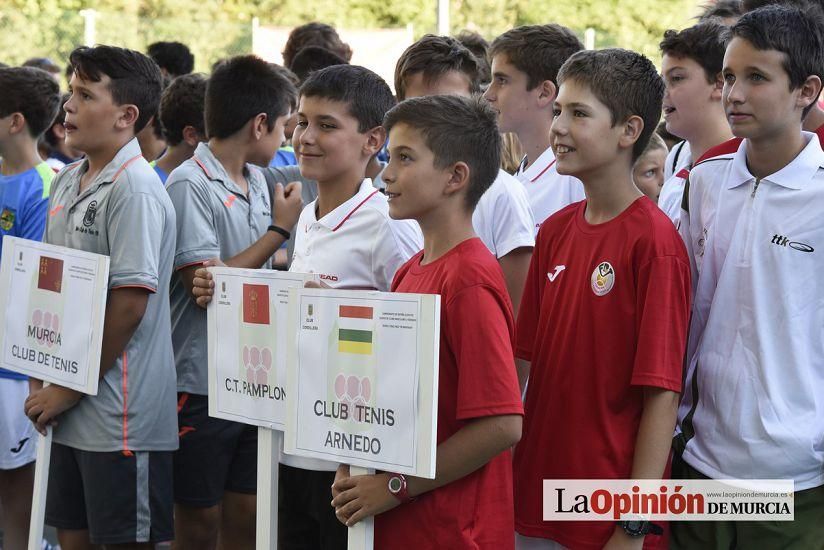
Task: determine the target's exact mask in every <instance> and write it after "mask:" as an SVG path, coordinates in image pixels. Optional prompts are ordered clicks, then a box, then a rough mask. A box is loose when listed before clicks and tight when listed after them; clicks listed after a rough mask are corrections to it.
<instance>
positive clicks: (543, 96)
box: [538, 80, 558, 107]
mask: <svg viewBox="0 0 824 550" xmlns="http://www.w3.org/2000/svg"><path fill="white" fill-rule="evenodd" d="M556 95H558V87H557V86H556V85H555V84H554V83H553V82H552V81H551V80H544V81H543V82H541V83H540V84H538V105H540V106H541V107H546V106H547V105H549V106H551V105H552V102H553V101H555V96H556Z"/></svg>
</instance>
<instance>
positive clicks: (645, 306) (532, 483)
mask: <svg viewBox="0 0 824 550" xmlns="http://www.w3.org/2000/svg"><path fill="white" fill-rule="evenodd" d="M558 82H559V86H560V89H559V92H558V96H557V97H556V99H555V103H554V115H555V118H554V122H553V124H552V130H551V143H552V148H553V150H554V151H555V155H556V157H557V159H558V172H559V173H561V174H568V175H572V176H575V177H577V178H579V179H580V180H581V181H582V182H583V184H584V190H585V192H586V197H587V198H586V200H584V201H582V202H578V203H575V204H571V205H569V206H568V207H566V208H565V209H563V210H561V211H559V212H558V213H556V214H555V215H553V216H551V217H550V218H549V219H548V220H547V221H546V222H545V223H544V224H543V225H542V226H541V229H540V231H539V233H538V237H537V242H536V245H535V252H534V253H533V256H532V264H531V266H530V272H529V275H528V276H527V281H526V288H525V289H524V296H523V300H522V302H521V310H520V313H519V316H518V324H517V331H516V332H517V335H518V337H517V345H516V348H515V352H516V356H517V357H518V358H519V361H520V360H522V361H524V362H530V363H529V364H526V363H523V364H522V365H521V367H522V368H524V369H525V371H526V372H529V387H528V389H527V392H526V401H525V411H526V414H525V417H524V433H523V439H522V440H521V442H520V444H519V445H518V447H517V448H516V450H515V457H514V463H515V468H514V471H515V502H516V506H515V525H516V530H517V533H518V534H517V536H516V539H517V540H516V547H519V548H556V547H557V545H558V544H560V545H563V546H564V547H570V548H575V549H579V548H581V549H589V548H592V549H595V548H597V549H601V548H641V547H642V545H644V542H645V540H644V538H645V537H644V532H649V533H660V532H661V530H660V526H656V525H652V524H650V523H649V522H643V525H642V526H641V528H640V529H637V525H628V524H627V523H625V522H622V523H619V524H613V523H610V522H591V521H588V522H545V521H543V516H542V503H543V499H542V488H543V487H542V484H543V480H544V479H548V480H552V479H661V478H662V477H664V476H665V474H666V473H667V472H666V470H667V462H668V459H669V453H670V443H671V440H672V434H673V429H674V427H675V418H676V409H677V405H678V393H679V392H680V391H681V365H682V361H683V357H684V348H685V345H686V335H687V320H688V317H689V306H690V268H689V261H688V259H687V254H686V250H685V248H684V244H683V242H682V241H681V239H680V237H679V236H678V233H677V232H676V231H675V228H674V227H673V225H672V223H671V222H670V221H669V219H668V218H667V217H666V215H664V213H663V212H661V211H660V210H659V209H658V208H657V207H656V206H655V204H654V203H653V202H652V201H650V200H649V199H648V198H646V197H645V196H643V194H642V193H641V191H639V190H638V188H637V187H636V186H635V185H634V184H633V181H632V165H633V162H634V161H635V160H636V159H637V158H638V156H639V155H640V154H641V152H642V151H643V150H644V148H645V146H646V145H647V142H648V141H649V138H650V135H651V134H652V133H653V132H654V131H655V126H656V124H657V123H658V119H659V117H660V115H661V101H662V97H663V95H664V84H663V82H662V81H661V78H660V77H659V76H658V74H657V71H656V69H655V67H654V66H653V64H652V63H651V62H650V61H649V60H648V59H646V58H645V57H643V56H642V55H640V54H637V53H634V52H629V51H626V50H619V49H608V50H600V51H592V50H589V51H584V52H579V53H577V54H574V55H573V56H572V57H570V58H569V60H567V62H566V63H564V65H563V67H562V68H561V70H560V72H559V73H558ZM530 366H531V369H530ZM630 523H636V522H630ZM634 527H635V528H634ZM547 539H549V540H547ZM646 539H647V540H646V546H647V547H656V548H660V547H665V545H666V540H665V537H662V536H658V535H655V534H650V535H647V536H646Z"/></svg>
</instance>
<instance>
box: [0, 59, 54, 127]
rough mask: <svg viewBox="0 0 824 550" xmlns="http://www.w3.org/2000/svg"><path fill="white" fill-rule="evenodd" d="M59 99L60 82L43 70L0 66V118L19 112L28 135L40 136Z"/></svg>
mask: <svg viewBox="0 0 824 550" xmlns="http://www.w3.org/2000/svg"><path fill="white" fill-rule="evenodd" d="M59 103H60V86H58V85H57V82H55V81H54V78H52V76H51V75H50V74H49V73H47V72H46V71H43V70H41V69H35V68H32V67H7V68H0V118H5V117H7V116H9V115H11V114H14V113H21V114H22V115H23V118H25V119H26V126H27V127H28V129H29V135H30V136H31V137H33V138H37V137H40V136H41V135H42V134H43V132H45V131H46V130H47V129H48V128H49V126H50V125H51V121H52V120H54V115H55V114H56V113H57V107H58V105H59Z"/></svg>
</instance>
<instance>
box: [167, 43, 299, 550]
mask: <svg viewBox="0 0 824 550" xmlns="http://www.w3.org/2000/svg"><path fill="white" fill-rule="evenodd" d="M295 93H296V91H295V88H294V86H293V85H292V83H291V82H290V81H289V80H288V78H287V77H286V76H285V75H284V74H283V73H282V72H281V71H280V70H278V69H277V68H275V67H273V66H272V65H271V64H269V63H267V62H266V61H264V60H262V59H260V58H258V57H255V56H253V55H247V56H238V57H234V58H232V59H229V60H228V61H226V62H224V63H223V64H221V65H220V66H219V67H218V68H217V69H216V70H215V71H214V73H212V76H211V78H210V79H209V82H208V85H207V88H206V99H205V118H206V129H207V133H208V135H209V138H210V139H209V142H208V143H200V144H199V145H198V146H197V148H196V149H195V152H194V155H193V157H192V158H191V159H189V160H186V161H185V162H183V164H181V165H180V166H179V167H178V168H176V169H175V170H173V171H172V173H171V175H170V176H169V179H168V180H167V190H168V192H169V196H170V197H171V199H172V203H173V204H174V206H175V210H176V211H177V221H178V227H177V232H178V239H177V250H176V253H175V262H174V263H175V276H174V278H173V281H172V292H171V311H172V342H173V344H174V349H175V362H176V367H177V390H178V392H179V394H180V395H179V399H178V411H179V412H178V421H179V429H180V450H179V451H178V452H177V453H176V454H175V503H176V507H175V526H176V530H177V543H178V544H180V545H181V547H182V548H207V547H213V546H214V545H215V544H216V543H217V540H218V536H220V537H221V538H223V539H224V540H231V541H232V544H233V545H234V546H235V547H237V548H251V547H254V533H255V530H254V525H255V509H256V508H255V506H256V497H255V493H256V491H257V428H255V427H253V426H248V425H245V424H240V423H238V422H230V421H227V420H222V419H219V418H212V417H210V416H209V415H208V397H207V396H208V384H207V380H208V375H207V368H206V366H207V346H206V313H205V312H204V311H203V310H202V309H201V308H199V307H197V305H196V304H195V301H194V299H193V298H192V295H191V285H192V279H193V278H194V273H195V270H196V269H198V268H199V267H200V266H201V265H202V264H203V263H204V262H205V261H207V260H210V259H213V258H219V259H220V260H221V261H223V262H224V263H225V264H226V265H229V266H232V267H245V268H253V269H256V268H260V267H269V266H270V265H271V263H270V258H271V257H272V255H273V254H274V253H275V251H276V250H277V249H278V248H279V247H280V246H281V245H282V244H283V242H284V241H285V239H286V238H288V237H289V233H290V231H291V229H292V226H293V225H294V224H295V221H296V220H297V216H298V215H299V213H300V208H301V201H300V189H299V184H294V185H287V186H286V187H285V188H284V187H283V186H280V185H278V186H276V187H275V188H274V191H275V197H270V196H269V190H268V188H267V185H266V182H265V180H264V177H263V174H262V173H261V172H260V170H259V169H258V168H257V167H258V166H267V165H268V164H269V161H270V160H271V158H272V156H273V155H274V154H275V151H276V150H277V148H278V147H279V146H280V144H281V143H282V141H283V127H284V124H285V123H286V120H287V119H288V118H289V116H290V114H291V113H290V111H291V106H292V104H293V102H294V97H295Z"/></svg>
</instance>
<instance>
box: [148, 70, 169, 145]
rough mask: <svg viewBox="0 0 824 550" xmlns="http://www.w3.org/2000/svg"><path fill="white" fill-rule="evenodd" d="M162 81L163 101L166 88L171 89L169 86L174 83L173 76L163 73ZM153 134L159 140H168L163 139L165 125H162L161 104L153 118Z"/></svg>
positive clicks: (161, 94)
mask: <svg viewBox="0 0 824 550" xmlns="http://www.w3.org/2000/svg"><path fill="white" fill-rule="evenodd" d="M161 77H162V78H161V81H160V100H161V101H162V100H163V92H165V91H166V88H168V87H169V84H171V83H172V76H171V75H164V74H162V73H161ZM151 125H152V133H153V134H154V136H155V137H156V138H157V139H166V138H165V137H163V124H161V123H160V103H158V104H157V111H155V114H154V116H152V122H151Z"/></svg>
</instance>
